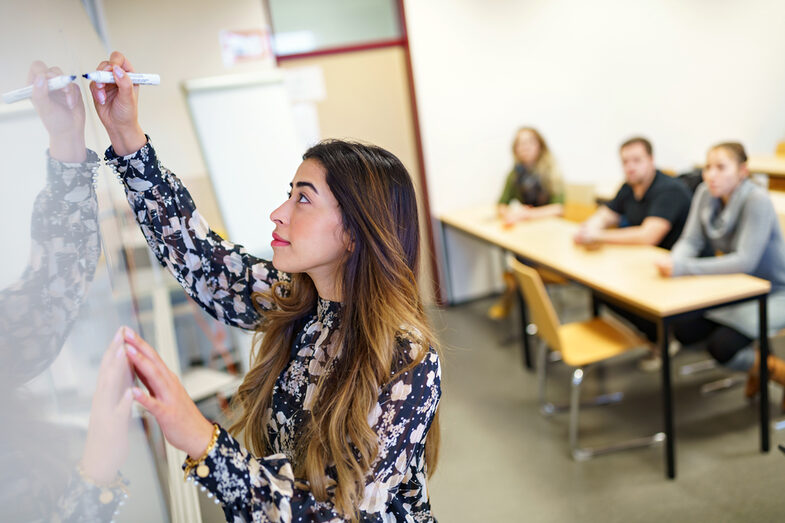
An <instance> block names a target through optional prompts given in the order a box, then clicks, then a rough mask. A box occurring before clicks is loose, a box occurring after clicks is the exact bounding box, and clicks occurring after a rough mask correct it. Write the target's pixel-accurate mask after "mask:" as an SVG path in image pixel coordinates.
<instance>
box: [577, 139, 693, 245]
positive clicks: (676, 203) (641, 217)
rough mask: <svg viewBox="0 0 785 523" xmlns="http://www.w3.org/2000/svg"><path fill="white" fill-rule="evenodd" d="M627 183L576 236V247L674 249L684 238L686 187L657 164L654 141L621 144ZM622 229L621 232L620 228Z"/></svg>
mask: <svg viewBox="0 0 785 523" xmlns="http://www.w3.org/2000/svg"><path fill="white" fill-rule="evenodd" d="M620 155H621V163H622V166H623V167H624V177H625V180H626V182H625V183H624V185H622V186H621V189H619V192H618V193H617V194H616V196H615V197H614V198H613V200H611V201H609V202H607V203H606V204H605V205H603V206H601V207H600V208H599V209H598V210H597V212H596V213H594V215H593V216H592V217H591V218H589V219H588V220H586V221H585V222H584V223H583V225H582V226H581V228H580V229H579V230H578V232H577V233H576V234H575V238H574V239H575V243H578V244H595V243H620V244H642V245H658V246H660V247H663V248H665V249H670V248H671V247H672V246H673V244H674V243H676V240H677V239H678V238H679V236H680V235H681V230H682V228H683V227H684V223H685V222H686V221H687V213H688V212H689V210H690V193H689V190H688V189H687V187H686V186H685V185H684V183H682V182H680V181H679V180H677V179H675V178H671V177H670V176H667V175H665V174H663V173H662V172H661V171H659V170H657V168H656V167H655V166H654V156H653V154H652V147H651V143H650V142H649V141H648V140H646V139H645V138H640V137H636V138H631V139H629V140H627V141H626V142H624V143H623V144H621V148H620ZM615 227H618V228H615Z"/></svg>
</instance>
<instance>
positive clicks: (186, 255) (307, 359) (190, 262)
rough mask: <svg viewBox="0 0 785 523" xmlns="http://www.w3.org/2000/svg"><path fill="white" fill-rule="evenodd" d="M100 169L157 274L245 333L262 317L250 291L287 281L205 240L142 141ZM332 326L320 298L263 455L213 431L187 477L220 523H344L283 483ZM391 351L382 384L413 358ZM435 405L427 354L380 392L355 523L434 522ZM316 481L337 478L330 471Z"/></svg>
mask: <svg viewBox="0 0 785 523" xmlns="http://www.w3.org/2000/svg"><path fill="white" fill-rule="evenodd" d="M106 160H107V162H108V164H109V165H110V166H111V167H112V168H113V169H114V170H115V171H116V172H117V175H118V177H119V178H120V179H121V180H122V182H123V183H124V185H125V189H126V194H127V196H128V201H129V203H130V204H131V206H132V207H133V211H134V213H135V215H136V220H137V221H138V222H139V225H140V227H141V229H142V232H143V233H144V236H145V238H146V239H147V242H148V243H149V245H150V247H151V249H152V250H153V252H154V253H155V255H156V257H157V258H158V260H159V261H160V262H161V264H162V265H163V266H164V267H166V268H167V269H168V270H169V271H170V272H171V273H172V274H173V275H174V276H175V278H177V280H178V281H179V282H180V284H181V285H182V286H183V288H184V289H185V290H186V292H188V294H189V295H190V296H191V297H192V298H193V299H194V300H196V301H197V302H198V303H199V304H200V305H201V306H202V308H204V310H206V311H207V312H208V313H210V314H211V315H212V316H214V317H215V318H217V319H218V320H220V321H222V322H224V323H227V324H229V325H234V326H238V327H241V328H244V329H253V328H254V327H255V326H256V325H257V324H258V323H259V320H260V317H259V315H258V313H257V310H256V308H255V307H254V305H253V299H252V297H251V295H252V293H254V292H257V291H262V292H263V291H267V290H269V289H270V288H271V286H272V285H273V283H275V282H276V281H280V280H288V278H289V276H288V275H287V274H285V273H280V272H278V271H277V270H276V269H275V268H274V267H273V266H272V264H271V262H269V261H265V260H261V259H258V258H255V257H254V256H252V255H250V254H248V253H247V252H246V251H245V249H244V248H243V247H242V246H240V245H236V244H234V243H231V242H229V241H227V240H224V239H223V238H221V237H220V236H218V235H217V234H216V233H215V232H213V231H211V230H210V228H209V227H208V226H207V223H206V222H205V220H204V218H203V217H202V216H201V215H200V214H199V212H198V211H197V209H196V208H195V206H194V202H193V200H192V199H191V196H190V194H189V193H188V191H187V190H186V189H185V187H183V185H182V184H181V182H180V180H179V179H178V178H177V177H176V176H175V175H174V174H173V173H172V172H171V171H169V170H167V169H165V168H164V167H162V166H161V164H160V163H159V161H158V159H157V157H156V153H155V150H154V149H153V147H152V145H151V144H150V142H149V140H148V143H147V144H146V145H145V146H144V147H142V149H140V150H139V151H137V152H136V153H134V154H131V155H128V156H125V157H118V156H117V155H116V154H115V153H114V150H113V149H112V148H111V147H110V148H109V149H108V150H107V152H106ZM260 305H261V306H262V308H263V309H264V308H269V307H270V306H271V304H269V303H262V304H260ZM340 321H341V306H340V304H339V303H337V302H331V301H327V300H324V299H321V298H320V299H319V300H318V305H317V307H316V308H315V310H314V311H313V312H312V314H311V315H310V317H308V318H307V321H306V322H305V324H304V326H303V327H302V328H301V329H300V330H299V333H298V334H297V335H296V340H295V343H294V344H293V347H292V355H291V358H290V361H289V364H288V366H287V367H286V368H285V369H284V371H283V372H282V373H281V375H280V376H279V377H278V380H277V382H276V384H275V386H274V388H273V397H272V404H271V409H272V411H271V412H270V416H269V422H268V424H267V427H266V428H267V430H268V434H269V438H270V441H271V448H270V449H269V455H268V456H265V457H261V458H260V457H257V456H253V455H251V454H250V453H249V452H248V451H247V450H246V449H244V448H243V447H242V446H241V445H240V443H239V442H238V441H237V440H235V439H234V438H233V437H232V436H231V435H229V434H228V433H227V432H226V431H225V430H223V429H221V431H220V436H219V437H218V440H217V443H216V445H215V446H214V447H213V449H212V451H211V452H210V453H209V455H208V456H207V458H206V460H205V464H206V465H207V467H208V469H209V473H208V474H207V476H206V477H199V476H198V475H197V474H196V470H195V469H194V470H193V471H192V472H191V473H190V476H189V479H190V480H192V481H195V482H197V483H199V484H201V487H202V490H207V491H209V494H208V496H211V497H212V496H213V495H214V496H215V498H216V502H217V503H220V504H221V506H222V508H223V511H224V514H225V515H226V518H227V521H272V522H290V521H291V522H299V521H317V522H319V521H322V522H328V521H329V522H333V521H343V518H342V517H341V516H340V515H339V513H338V512H337V511H336V510H335V508H334V506H333V505H332V503H331V502H330V501H325V502H320V501H317V500H316V499H315V498H314V496H313V495H312V493H311V492H310V491H309V490H307V489H305V488H302V485H303V484H302V483H300V482H299V481H298V482H297V483H295V477H294V474H293V469H294V468H295V467H294V466H293V459H294V449H295V447H296V439H297V437H298V435H299V434H301V433H302V428H303V426H304V424H305V423H307V422H308V421H309V419H310V407H311V405H312V404H313V392H314V389H315V385H316V383H317V381H318V379H319V377H320V376H321V375H322V374H323V373H325V372H329V368H327V365H326V364H327V362H328V360H329V359H330V357H331V356H332V355H333V350H334V347H333V346H332V345H331V343H330V340H331V337H332V335H333V333H334V332H335V331H336V327H337V326H338V325H339V322H340ZM397 345H398V346H397V349H398V351H397V354H398V358H397V361H396V365H395V368H394V369H391V377H392V376H393V375H394V374H395V371H396V369H401V368H403V367H404V366H406V365H407V364H409V363H411V362H412V361H414V360H413V358H417V357H418V356H419V355H420V354H421V350H422V349H423V348H422V347H421V345H419V344H417V343H415V342H413V341H411V339H410V338H409V337H407V336H406V335H405V334H403V333H402V334H401V335H400V336H399V337H398V338H397ZM338 356H340V355H338ZM440 397H441V368H440V364H439V358H438V356H437V354H436V352H435V351H434V350H433V349H432V348H429V349H428V351H427V353H426V354H425V357H424V358H423V359H422V360H421V361H420V363H418V364H417V365H416V366H415V367H413V368H412V369H411V370H410V371H407V372H405V373H402V374H399V375H398V376H397V377H396V378H395V379H394V380H392V381H391V382H389V383H388V384H386V385H385V386H384V387H382V388H381V389H380V390H379V399H378V402H377V404H376V405H375V406H374V408H373V409H372V411H371V412H370V413H369V414H368V423H369V424H370V425H371V426H372V427H373V428H374V430H375V431H376V434H377V435H378V444H379V450H378V453H377V457H376V460H375V461H374V463H373V465H372V468H371V470H369V471H368V474H367V479H366V484H365V489H364V492H363V495H362V501H361V503H360V506H359V507H358V508H359V510H360V519H361V520H362V521H380V522H381V521H384V522H390V521H406V522H423V521H435V519H434V518H433V516H432V514H431V508H430V503H429V500H428V492H427V489H426V475H427V470H426V465H425V452H424V451H425V437H426V435H427V433H428V429H429V428H430V425H431V422H432V421H433V417H434V415H435V413H436V408H437V406H438V403H439V398H440ZM325 474H326V475H327V476H328V477H329V478H331V479H332V480H335V479H336V477H335V473H334V470H333V469H332V468H331V467H328V468H327V470H325Z"/></svg>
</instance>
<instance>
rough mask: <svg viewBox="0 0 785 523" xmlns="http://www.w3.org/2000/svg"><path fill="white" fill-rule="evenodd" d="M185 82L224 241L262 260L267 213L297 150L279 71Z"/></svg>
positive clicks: (279, 199) (280, 197)
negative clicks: (223, 232) (222, 225)
mask: <svg viewBox="0 0 785 523" xmlns="http://www.w3.org/2000/svg"><path fill="white" fill-rule="evenodd" d="M184 88H185V92H186V97H187V99H188V107H189V109H190V112H191V118H192V120H193V122H194V126H195V128H196V134H197V136H198V137H199V142H200V145H201V148H202V154H203V155H204V159H205V163H206V165H207V169H208V172H209V174H210V179H211V181H212V184H213V188H214V189H215V196H216V199H217V201H218V206H219V208H220V210H221V214H222V216H223V219H224V223H225V224H226V229H227V231H228V235H229V239H230V240H231V241H233V242H236V243H240V244H242V245H244V246H245V247H246V248H247V249H248V251H249V252H250V253H252V254H254V255H256V256H260V257H263V258H266V259H269V258H270V257H271V256H272V248H271V247H270V240H271V239H272V231H273V228H274V227H273V223H272V222H271V221H270V218H269V217H270V213H271V212H272V211H273V210H274V209H275V208H276V207H278V206H279V205H280V204H281V203H283V201H284V200H285V199H286V193H287V191H288V190H289V182H291V180H292V178H293V177H294V173H295V171H296V170H297V167H298V166H299V164H300V161H301V156H302V153H303V151H304V147H303V144H302V143H301V142H300V140H299V139H298V133H297V129H296V127H295V119H294V116H293V113H292V108H291V104H290V102H289V97H288V96H287V92H286V88H285V87H284V82H283V76H282V75H281V73H280V72H279V71H277V70H270V71H264V72H261V73H253V74H244V75H232V76H223V77H218V78H205V79H200V80H191V81H189V82H186V84H185V85H184Z"/></svg>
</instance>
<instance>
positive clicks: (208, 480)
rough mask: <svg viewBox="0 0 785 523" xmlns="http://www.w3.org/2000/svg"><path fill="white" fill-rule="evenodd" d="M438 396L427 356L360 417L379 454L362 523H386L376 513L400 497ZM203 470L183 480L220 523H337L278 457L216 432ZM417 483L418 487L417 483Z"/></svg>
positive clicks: (436, 371) (433, 361) (434, 361)
mask: <svg viewBox="0 0 785 523" xmlns="http://www.w3.org/2000/svg"><path fill="white" fill-rule="evenodd" d="M440 397H441V369H440V365H439V358H438V356H437V355H436V353H435V352H433V351H430V352H429V353H428V354H426V356H425V358H424V359H423V360H422V361H421V362H420V363H419V364H418V365H417V366H415V367H414V368H412V369H411V370H409V371H408V372H406V373H403V374H400V375H399V376H398V377H397V378H396V379H394V380H393V381H392V382H391V383H389V384H388V385H386V386H385V387H384V388H383V389H382V390H381V393H380V395H379V401H378V403H377V404H376V406H375V407H374V409H373V410H372V412H371V413H370V415H369V417H368V422H369V424H370V425H371V426H372V427H373V428H374V430H375V432H376V434H377V435H378V438H379V439H378V441H379V450H378V453H377V457H376V460H375V461H374V463H373V465H372V469H371V471H369V473H368V476H367V479H366V484H365V488H364V492H363V494H362V501H361V502H360V506H359V510H360V519H361V520H362V521H383V520H385V521H386V519H384V514H385V512H386V511H387V508H388V507H389V505H390V504H391V503H393V500H394V498H395V497H401V496H403V497H407V496H406V494H407V493H399V492H398V490H399V488H400V487H401V484H402V481H403V480H404V477H405V476H406V474H407V471H408V470H409V468H410V465H411V463H412V460H413V459H414V458H415V456H417V455H419V456H422V454H423V452H424V446H425V438H426V436H427V434H428V430H429V428H430V426H431V422H432V421H433V418H434V415H435V414H436V408H437V406H438V403H439V399H440ZM205 465H207V467H208V469H209V472H208V473H207V475H206V477H203V478H202V477H199V475H198V473H197V469H193V470H192V472H191V474H190V476H189V477H190V478H191V480H192V481H196V482H197V483H200V484H201V485H202V487H203V489H206V490H208V491H209V492H210V495H215V497H216V500H217V502H218V503H220V504H221V506H222V508H223V511H224V514H225V516H226V518H227V521H238V520H240V521H272V522H291V521H294V522H299V521H312V522H335V521H344V518H343V517H342V516H340V515H339V513H338V512H337V511H336V510H335V508H334V506H333V504H332V503H331V502H330V501H326V502H320V501H317V500H316V499H315V498H314V497H313V495H312V494H311V492H310V491H308V490H306V489H303V488H301V487H300V486H299V482H298V483H297V484H296V483H295V478H294V474H293V471H292V465H291V463H290V462H289V461H288V460H287V459H286V458H285V457H284V455H283V454H275V455H272V456H268V457H265V458H261V459H259V458H256V457H254V456H252V455H250V454H249V453H248V451H247V450H245V449H244V448H242V447H241V446H240V444H239V443H238V442H237V441H236V440H235V439H234V438H232V437H231V436H230V435H229V434H228V433H227V432H226V431H224V430H223V429H222V430H221V434H220V436H219V438H218V441H217V443H216V445H215V446H214V447H213V449H212V450H211V452H210V453H209V454H208V456H207V458H206V460H205ZM420 479H421V481H422V483H423V484H424V482H425V478H424V477H423V478H420ZM411 501H412V503H413V504H414V503H416V500H414V499H412V500H411Z"/></svg>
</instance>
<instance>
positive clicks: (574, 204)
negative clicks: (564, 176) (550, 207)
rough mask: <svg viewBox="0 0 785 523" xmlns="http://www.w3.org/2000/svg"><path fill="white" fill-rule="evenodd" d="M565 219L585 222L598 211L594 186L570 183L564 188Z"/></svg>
mask: <svg viewBox="0 0 785 523" xmlns="http://www.w3.org/2000/svg"><path fill="white" fill-rule="evenodd" d="M563 207H564V219H565V220H570V221H572V222H583V221H585V220H587V219H588V218H589V216H591V215H592V214H594V211H596V210H597V201H596V197H595V191H594V184H592V183H569V184H567V185H566V186H565V187H564V206H563Z"/></svg>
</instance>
